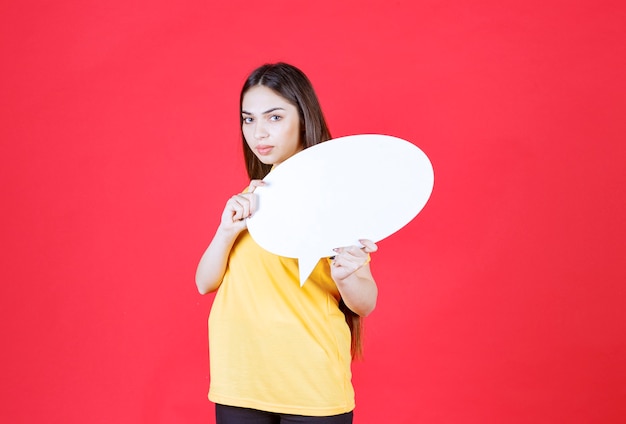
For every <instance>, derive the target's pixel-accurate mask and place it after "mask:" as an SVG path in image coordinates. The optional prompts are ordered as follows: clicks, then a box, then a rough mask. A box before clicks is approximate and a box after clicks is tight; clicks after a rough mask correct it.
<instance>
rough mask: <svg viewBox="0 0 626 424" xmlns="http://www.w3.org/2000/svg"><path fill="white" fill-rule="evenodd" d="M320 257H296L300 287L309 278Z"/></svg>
mask: <svg viewBox="0 0 626 424" xmlns="http://www.w3.org/2000/svg"><path fill="white" fill-rule="evenodd" d="M319 260H320V258H298V270H299V272H300V287H302V286H304V282H305V281H306V280H307V278H309V276H310V275H311V272H313V269H314V268H315V266H316V265H317V262H319Z"/></svg>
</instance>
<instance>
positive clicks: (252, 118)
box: [241, 85, 302, 165]
mask: <svg viewBox="0 0 626 424" xmlns="http://www.w3.org/2000/svg"><path fill="white" fill-rule="evenodd" d="M241 116H242V117H243V124H242V128H241V129H242V132H243V136H244V138H245V139H246V143H248V147H250V149H251V150H252V151H253V152H254V154H255V155H256V156H257V157H258V158H259V160H260V161H261V162H263V163H264V164H266V165H278V164H279V163H281V162H283V161H284V160H286V159H288V158H290V157H291V156H293V155H294V154H296V153H298V152H299V151H300V150H302V144H301V143H300V117H299V116H298V109H297V108H296V107H295V106H294V105H292V104H291V103H289V102H288V101H287V100H285V98H283V97H281V96H280V95H279V94H277V93H276V92H275V91H273V90H272V89H270V88H267V87H265V86H262V85H257V86H254V87H252V88H251V89H249V90H248V91H247V92H246V94H244V96H243V101H242V104H241Z"/></svg>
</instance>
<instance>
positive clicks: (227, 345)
mask: <svg viewBox="0 0 626 424" xmlns="http://www.w3.org/2000/svg"><path fill="white" fill-rule="evenodd" d="M240 105H241V132H242V139H243V144H244V146H243V147H244V156H245V161H246V166H247V169H248V175H249V177H250V179H251V181H250V185H249V187H248V188H247V189H246V190H245V191H244V192H243V193H240V194H236V195H234V196H232V197H231V198H230V199H229V200H228V201H227V202H226V207H225V208H224V211H223V213H222V216H221V222H220V224H219V226H218V228H217V231H216V233H215V236H214V237H213V240H212V241H211V243H210V245H209V247H208V248H207V250H206V251H205V253H204V255H203V256H202V258H201V260H200V263H199V264H198V269H197V272H196V284H197V286H198V290H199V292H200V293H201V294H205V293H209V292H212V291H215V290H218V292H217V294H216V296H215V300H214V302H213V306H212V309H211V314H210V317H209V350H210V368H211V387H210V389H209V399H210V400H211V401H213V402H215V403H216V416H217V423H218V424H233V423H258V424H262V423H268V424H269V423H318V424H322V423H324V424H326V423H328V424H334V423H336V424H345V423H351V422H352V410H353V409H354V391H353V387H352V383H351V372H350V362H351V359H352V356H356V355H358V354H359V352H360V337H359V336H360V318H361V317H363V316H366V315H368V314H369V313H370V312H371V311H372V310H373V309H374V307H375V305H376V297H377V293H378V291H377V287H376V283H375V281H374V278H373V277H372V274H371V272H370V266H369V253H371V252H374V251H376V249H377V247H376V245H375V244H374V243H373V242H371V241H369V240H361V241H360V242H361V244H362V246H363V247H358V246H344V247H340V246H338V247H337V249H335V251H336V256H334V258H331V259H321V260H320V261H319V263H318V264H317V266H316V268H315V269H314V270H313V272H312V273H311V276H310V277H309V279H308V280H307V281H306V284H304V286H303V287H300V284H299V279H298V261H297V259H292V258H285V257H280V256H276V255H273V254H271V253H269V252H267V251H265V250H263V249H262V248H261V247H260V246H259V245H257V244H256V243H255V242H254V240H253V239H252V238H251V237H250V235H249V234H248V231H247V230H246V218H247V217H249V216H251V215H252V214H254V212H255V209H256V204H255V194H254V190H255V188H256V187H259V186H261V185H263V181H262V180H261V179H262V178H263V177H264V176H265V175H266V174H267V173H268V172H269V171H270V170H271V168H272V167H273V166H280V164H281V163H282V162H283V161H285V160H286V159H288V158H289V157H291V156H292V155H294V154H296V153H297V152H299V151H301V150H303V149H306V148H307V147H310V146H313V145H315V144H317V143H321V142H323V141H326V140H329V139H330V133H329V131H328V128H327V126H326V122H325V120H324V116H323V114H322V110H321V108H320V105H319V102H318V99H317V96H316V95H315V92H314V90H313V87H312V86H311V83H310V81H309V80H308V78H307V77H306V76H305V75H304V74H303V73H302V72H301V71H300V70H299V69H297V68H295V67H294V66H291V65H288V64H284V63H278V64H271V65H264V66H261V67H260V68H258V69H256V70H255V71H253V72H252V74H250V76H249V77H248V79H247V80H246V82H245V84H244V86H243V89H242V90H241V97H240Z"/></svg>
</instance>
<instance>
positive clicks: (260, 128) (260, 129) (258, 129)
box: [254, 122, 267, 139]
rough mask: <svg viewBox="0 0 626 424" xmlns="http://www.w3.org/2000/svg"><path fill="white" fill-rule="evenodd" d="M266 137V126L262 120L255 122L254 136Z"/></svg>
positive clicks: (257, 137) (258, 137)
mask: <svg viewBox="0 0 626 424" xmlns="http://www.w3.org/2000/svg"><path fill="white" fill-rule="evenodd" d="M265 137H267V128H265V125H264V124H263V123H262V122H257V123H256V125H255V126H254V138H256V139H261V138H265Z"/></svg>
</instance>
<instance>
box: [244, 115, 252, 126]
mask: <svg viewBox="0 0 626 424" xmlns="http://www.w3.org/2000/svg"><path fill="white" fill-rule="evenodd" d="M251 122H252V118H250V117H249V116H244V117H243V123H244V124H249V123H251Z"/></svg>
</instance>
